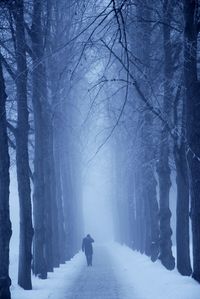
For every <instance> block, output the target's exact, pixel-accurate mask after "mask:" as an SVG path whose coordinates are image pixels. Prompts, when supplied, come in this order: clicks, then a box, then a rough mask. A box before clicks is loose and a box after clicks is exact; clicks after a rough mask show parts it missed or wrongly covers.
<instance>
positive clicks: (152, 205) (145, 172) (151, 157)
mask: <svg viewBox="0 0 200 299" xmlns="http://www.w3.org/2000/svg"><path fill="white" fill-rule="evenodd" d="M147 2H148V1H142V3H141V4H140V5H139V7H138V9H137V14H138V21H139V25H138V45H139V52H138V57H139V59H140V60H141V61H143V63H144V75H145V76H144V78H142V84H141V86H142V90H143V93H144V95H145V97H146V98H148V99H149V100H150V99H151V90H150V85H149V82H150V81H151V31H152V28H151V26H150V25H149V24H148V23H145V22H141V19H142V18H145V19H148V18H150V17H151V16H150V14H151V12H150V11H149V9H148V7H149V5H150V3H151V2H148V3H147ZM151 4H152V3H151ZM141 37H142V38H141ZM141 49H142V50H141ZM138 80H141V79H140V78H139V79H138ZM152 129H153V116H152V113H151V111H145V112H144V115H143V119H142V122H141V137H140V139H141V145H140V146H141V151H140V157H139V159H140V161H141V165H140V166H139V167H141V170H139V171H141V174H142V175H141V185H142V187H141V190H142V200H143V201H144V214H145V215H144V216H145V217H144V221H145V253H146V254H147V255H148V256H151V259H152V261H155V260H156V259H157V257H158V253H159V242H158V241H159V223H158V201H157V191H156V186H157V182H156V179H155V172H156V167H155V146H154V141H153V138H152ZM144 186H145V188H144Z"/></svg>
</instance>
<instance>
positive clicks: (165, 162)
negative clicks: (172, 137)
mask: <svg viewBox="0 0 200 299" xmlns="http://www.w3.org/2000/svg"><path fill="white" fill-rule="evenodd" d="M171 10H172V7H171V5H170V0H165V1H164V3H163V19H164V25H163V43H164V45H163V46H164V98H163V114H164V116H165V117H167V120H168V121H170V115H171V99H172V98H173V94H172V87H171V79H172V77H173V69H172V48H171V38H170V26H168V25H166V24H169V22H170V19H171ZM157 170H158V178H159V197H160V214H159V215H160V257H159V258H160V260H161V262H162V264H163V265H164V266H165V267H166V268H167V269H168V270H172V269H174V267H175V259H174V257H173V255H172V241H171V235H172V230H171V227H170V219H171V211H170V208H169V192H170V187H171V178H170V173H171V170H170V167H169V132H168V128H167V126H166V124H164V123H163V124H162V131H161V138H160V153H159V162H158V168H157Z"/></svg>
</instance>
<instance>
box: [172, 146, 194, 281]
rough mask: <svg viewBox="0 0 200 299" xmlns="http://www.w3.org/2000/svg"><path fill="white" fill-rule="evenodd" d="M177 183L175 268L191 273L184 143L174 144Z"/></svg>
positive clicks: (187, 186)
mask: <svg viewBox="0 0 200 299" xmlns="http://www.w3.org/2000/svg"><path fill="white" fill-rule="evenodd" d="M174 157H175V163H176V172H177V175H176V183H177V208H176V247H177V269H178V271H179V272H180V273H181V274H182V275H188V276H189V275H191V273H192V269H191V264H190V248H189V245H190V242H189V178H188V167H187V160H186V153H185V144H184V142H181V145H180V146H178V144H176V145H175V146H174Z"/></svg>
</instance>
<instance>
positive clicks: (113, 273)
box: [11, 243, 200, 299]
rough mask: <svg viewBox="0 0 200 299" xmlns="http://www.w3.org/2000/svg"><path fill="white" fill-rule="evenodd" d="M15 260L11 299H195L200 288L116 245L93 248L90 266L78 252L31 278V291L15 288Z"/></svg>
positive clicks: (188, 279)
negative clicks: (43, 275) (43, 277)
mask: <svg viewBox="0 0 200 299" xmlns="http://www.w3.org/2000/svg"><path fill="white" fill-rule="evenodd" d="M16 261H17V258H14V256H13V259H12V260H11V278H12V287H11V292H12V299H36V298H37V299H199V298H200V284H198V283H197V282H195V281H194V280H193V279H192V278H190V277H183V276H181V275H180V274H179V273H178V272H177V270H173V271H167V270H166V269H165V268H164V267H163V266H162V265H161V264H160V262H159V261H157V262H156V263H152V262H151V261H150V259H149V258H148V257H146V256H145V255H141V254H139V253H137V252H133V251H132V250H131V249H130V248H128V247H126V246H121V245H119V244H117V243H110V244H106V245H101V246H100V245H97V244H95V245H94V257H93V266H92V267H87V266H86V261H85V256H84V254H83V253H82V252H79V253H78V254H77V255H76V256H75V257H74V258H73V259H72V260H71V261H68V262H66V263H65V264H64V265H61V267H60V268H58V269H55V271H54V273H49V274H48V279H46V280H41V279H38V278H35V277H33V290H31V291H24V290H23V289H21V288H20V287H19V286H18V285H17V277H16V273H17V267H16V266H17V264H16Z"/></svg>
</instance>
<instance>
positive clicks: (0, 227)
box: [0, 59, 12, 299]
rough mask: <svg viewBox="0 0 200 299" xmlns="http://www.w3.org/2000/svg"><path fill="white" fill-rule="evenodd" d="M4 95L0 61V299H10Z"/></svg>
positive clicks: (7, 163)
mask: <svg viewBox="0 0 200 299" xmlns="http://www.w3.org/2000/svg"><path fill="white" fill-rule="evenodd" d="M6 97H7V96H6V93H5V84H4V77H3V71H2V62H1V59H0V299H10V285H11V280H10V277H9V243H10V237H11V234H12V231H11V222H10V211H9V186H10V176H9V167H10V157H9V152H8V137H7V120H6Z"/></svg>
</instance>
